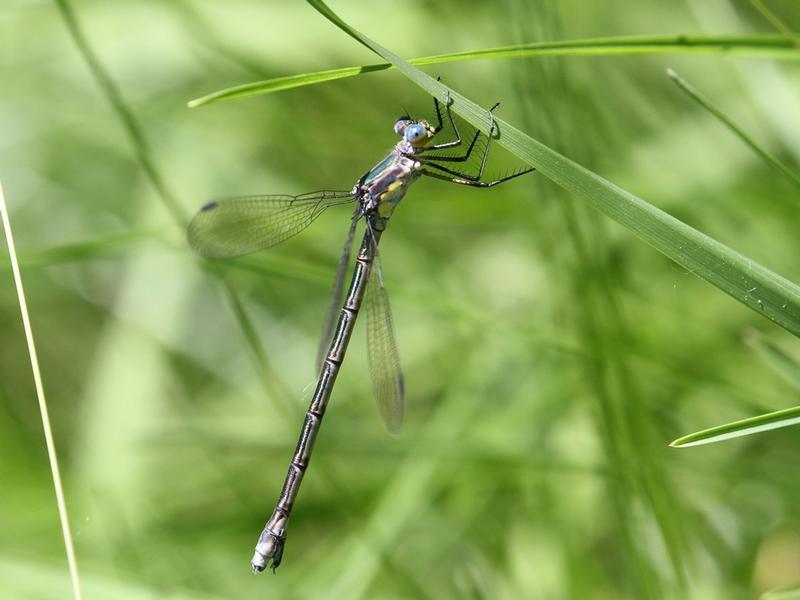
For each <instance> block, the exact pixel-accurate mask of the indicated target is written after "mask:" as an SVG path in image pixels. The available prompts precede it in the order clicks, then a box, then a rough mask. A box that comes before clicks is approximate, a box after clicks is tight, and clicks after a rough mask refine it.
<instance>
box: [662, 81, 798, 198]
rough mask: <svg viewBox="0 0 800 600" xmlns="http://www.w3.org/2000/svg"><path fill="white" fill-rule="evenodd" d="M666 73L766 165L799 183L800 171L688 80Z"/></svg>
mask: <svg viewBox="0 0 800 600" xmlns="http://www.w3.org/2000/svg"><path fill="white" fill-rule="evenodd" d="M667 75H668V76H669V77H670V79H672V81H674V82H675V84H676V85H677V86H678V87H679V88H681V90H683V91H684V92H686V93H687V94H688V95H689V97H690V98H692V100H694V101H695V102H697V103H698V104H699V105H700V106H702V107H703V108H705V109H706V110H707V111H708V112H710V113H711V114H712V115H714V116H715V117H716V118H717V119H719V121H720V122H721V123H722V124H723V125H724V126H725V127H727V128H728V129H730V130H731V131H732V132H733V134H734V135H735V136H736V137H738V138H739V139H740V140H742V141H743V142H744V143H745V144H747V145H748V146H749V147H750V149H751V150H753V152H755V153H756V154H758V155H759V156H760V157H761V158H762V159H763V160H764V161H765V162H766V163H767V164H768V165H770V166H772V167H775V168H776V169H778V170H779V171H780V172H781V173H783V174H784V175H786V177H788V178H789V179H791V180H792V181H793V182H794V183H796V184H797V185H800V173H797V172H796V171H794V170H792V169H790V168H789V167H787V166H786V165H785V164H783V163H782V162H781V161H779V160H778V159H777V158H775V156H773V155H772V154H771V153H770V152H768V151H767V150H765V149H764V148H762V147H761V146H760V145H758V144H757V143H756V142H755V141H754V140H753V138H751V137H750V136H749V135H747V134H746V133H745V132H744V131H743V130H742V128H741V127H739V126H738V125H736V123H734V122H733V121H732V120H731V118H730V117H729V116H728V115H726V114H725V113H724V112H722V111H721V110H720V109H719V108H717V107H716V106H715V105H714V104H713V103H712V102H711V101H710V100H709V99H708V98H706V97H705V96H704V95H703V94H701V93H700V92H699V91H697V89H696V88H695V87H694V86H692V85H691V84H690V83H689V82H688V81H686V80H685V79H683V78H682V77H681V76H679V75H678V74H677V73H676V72H675V71H673V70H672V69H667Z"/></svg>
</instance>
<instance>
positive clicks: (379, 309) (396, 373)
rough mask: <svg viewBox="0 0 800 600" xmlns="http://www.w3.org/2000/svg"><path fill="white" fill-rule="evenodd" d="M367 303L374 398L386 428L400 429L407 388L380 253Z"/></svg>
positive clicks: (392, 430) (369, 355) (370, 367)
mask: <svg viewBox="0 0 800 600" xmlns="http://www.w3.org/2000/svg"><path fill="white" fill-rule="evenodd" d="M364 305H365V308H366V312H367V357H368V360H369V374H370V378H371V379H372V387H373V392H374V394H375V401H376V402H377V404H378V412H380V414H381V418H383V422H384V423H385V424H386V428H387V429H388V430H389V431H391V432H392V433H398V432H399V431H400V428H401V427H402V425H403V413H404V412H405V400H404V393H405V390H404V388H403V373H402V372H401V371H400V355H399V354H398V352H397V341H396V340H395V336H394V326H393V325H392V311H391V309H390V308H389V296H388V295H387V294H386V288H385V287H384V286H383V277H382V275H381V265H380V261H379V259H378V255H377V254H376V255H375V260H374V263H373V265H372V271H371V273H370V276H369V282H368V283H367V292H366V297H365V298H364Z"/></svg>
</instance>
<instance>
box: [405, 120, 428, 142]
mask: <svg viewBox="0 0 800 600" xmlns="http://www.w3.org/2000/svg"><path fill="white" fill-rule="evenodd" d="M405 136H406V139H407V140H408V141H409V142H411V143H412V144H413V143H414V142H418V141H420V140H423V139H426V138H427V137H428V135H427V132H426V131H425V128H424V127H423V126H422V125H419V124H415V125H409V126H408V127H406V131H405Z"/></svg>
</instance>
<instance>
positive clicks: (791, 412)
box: [670, 406, 800, 448]
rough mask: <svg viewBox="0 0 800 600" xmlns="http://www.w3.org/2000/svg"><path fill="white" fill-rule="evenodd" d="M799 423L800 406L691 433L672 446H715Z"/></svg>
mask: <svg viewBox="0 0 800 600" xmlns="http://www.w3.org/2000/svg"><path fill="white" fill-rule="evenodd" d="M798 423H800V406H795V407H792V408H786V409H784V410H778V411H775V412H771V413H765V414H763V415H759V416H757V417H750V418H748V419H742V420H741V421H734V422H732V423H726V424H724V425H717V426H716V427H711V428H710V429H703V430H702V431H697V432H695V433H690V434H689V435H684V436H683V437H679V438H678V439H677V440H675V441H674V442H672V443H671V444H670V446H672V447H673V448H687V447H689V446H700V445H702V444H713V443H715V442H721V441H723V440H729V439H732V438H737V437H742V436H745V435H751V434H753V433H758V432H760V431H769V430H770V429H779V428H781V427H789V426H790V425H797V424H798Z"/></svg>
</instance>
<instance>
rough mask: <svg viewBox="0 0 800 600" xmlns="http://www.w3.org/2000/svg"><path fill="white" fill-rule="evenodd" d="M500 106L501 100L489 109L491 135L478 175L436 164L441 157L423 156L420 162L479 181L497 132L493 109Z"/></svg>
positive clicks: (487, 137) (487, 138) (487, 139)
mask: <svg viewBox="0 0 800 600" xmlns="http://www.w3.org/2000/svg"><path fill="white" fill-rule="evenodd" d="M498 106H500V103H499V102H497V103H496V104H495V105H494V106H492V108H490V109H489V122H490V126H489V135H487V136H486V147H485V148H484V149H483V157H482V158H481V166H480V168H479V169H478V173H477V175H472V174H470V173H462V172H461V171H455V170H453V169H449V168H447V167H444V166H442V165H439V164H436V163H437V161H442V160H443V159H442V158H440V157H433V156H431V157H430V158H427V159H426V158H425V157H421V158H420V159H419V162H420V163H422V164H423V165H428V166H431V167H433V168H435V169H439V170H440V171H444V172H445V173H449V174H450V175H453V176H455V177H460V178H463V179H467V180H469V181H479V180H480V178H481V176H482V175H483V169H484V168H485V167H486V158H487V157H488V156H489V148H490V147H491V145H492V138H493V137H494V132H495V122H494V113H493V112H492V111H494V109H495V108H497V107H498ZM479 133H480V130H479V131H477V132H476V134H475V138H477V136H478V134H479ZM474 143H475V140H474V139H473V142H472V145H474ZM472 145H470V150H472ZM444 160H446V159H444Z"/></svg>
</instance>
